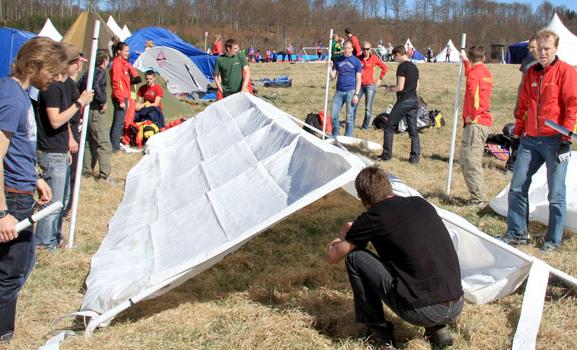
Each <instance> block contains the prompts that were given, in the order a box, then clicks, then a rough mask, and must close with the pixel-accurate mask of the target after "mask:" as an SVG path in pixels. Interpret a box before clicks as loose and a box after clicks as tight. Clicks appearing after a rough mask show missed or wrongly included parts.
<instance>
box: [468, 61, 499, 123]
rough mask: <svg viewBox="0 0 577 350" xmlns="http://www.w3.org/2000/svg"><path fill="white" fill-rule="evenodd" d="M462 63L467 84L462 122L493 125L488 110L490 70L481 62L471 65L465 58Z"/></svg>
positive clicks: (490, 83)
mask: <svg viewBox="0 0 577 350" xmlns="http://www.w3.org/2000/svg"><path fill="white" fill-rule="evenodd" d="M464 64H465V76H466V77H467V86H466V87H465V101H464V102H463V122H464V124H465V125H470V124H480V125H486V126H489V127H490V126H492V125H493V116H492V115H491V112H490V111H491V92H492V90H493V77H492V76H491V72H489V70H488V69H487V67H486V66H485V65H484V64H483V63H482V62H479V63H476V64H473V65H471V62H469V60H465V61H464Z"/></svg>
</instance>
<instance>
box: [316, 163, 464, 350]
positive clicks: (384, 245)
mask: <svg viewBox="0 0 577 350" xmlns="http://www.w3.org/2000/svg"><path fill="white" fill-rule="evenodd" d="M355 188H356V190H357V194H358V196H359V198H360V199H361V202H362V204H363V206H364V207H365V208H366V209H367V210H366V211H365V212H364V213H362V214H361V215H360V216H359V217H358V218H357V219H356V220H355V221H354V222H346V223H344V224H343V226H342V228H341V230H340V232H339V233H338V235H337V237H336V238H335V239H334V240H333V241H332V242H331V243H330V245H329V247H328V249H327V260H328V262H329V263H331V264H336V263H338V262H340V261H341V260H342V259H343V258H344V259H345V265H346V269H347V272H348V275H349V280H350V283H351V287H352V290H353V298H354V303H355V314H356V318H357V321H358V322H360V323H363V324H365V325H366V326H367V328H368V331H370V332H371V337H372V338H373V339H374V340H375V341H378V342H380V343H381V345H383V346H384V347H385V348H386V347H388V348H394V346H395V339H394V333H393V324H392V323H391V322H390V321H387V319H386V318H385V314H384V311H383V305H382V301H384V302H385V304H387V306H388V307H389V308H391V310H392V311H393V312H395V313H396V314H397V315H398V316H399V317H400V318H402V319H403V320H404V321H406V322H409V323H411V324H414V325H417V326H421V327H425V337H426V338H427V339H428V340H429V342H431V344H432V345H433V346H435V347H445V346H450V345H452V344H453V338H452V337H451V335H450V333H449V329H448V324H449V323H451V322H453V321H454V320H455V319H456V318H457V317H458V316H459V314H460V313H461V311H462V310H463V305H464V299H463V289H462V288H461V272H460V268H459V260H458V258H457V253H456V252H455V248H454V247H453V242H452V241H451V237H450V235H449V232H448V231H447V228H446V227H445V225H444V224H443V221H442V220H441V218H440V217H439V215H437V212H436V210H435V208H434V207H433V206H432V205H431V204H429V202H427V201H426V200H425V199H423V198H421V197H399V196H396V195H395V194H394V193H393V190H392V186H391V183H390V182H389V179H388V176H387V174H386V173H385V172H384V171H383V170H382V169H380V168H378V167H376V166H370V167H367V168H365V169H363V170H362V171H361V172H360V173H359V175H358V176H357V178H356V180H355ZM369 242H370V243H372V245H373V247H374V248H375V250H376V254H375V253H372V252H370V251H369V250H368V249H367V245H368V243H369Z"/></svg>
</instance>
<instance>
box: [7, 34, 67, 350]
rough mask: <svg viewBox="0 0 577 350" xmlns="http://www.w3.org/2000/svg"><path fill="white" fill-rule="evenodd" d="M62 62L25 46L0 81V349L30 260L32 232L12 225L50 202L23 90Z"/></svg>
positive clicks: (40, 42) (58, 53)
mask: <svg viewBox="0 0 577 350" xmlns="http://www.w3.org/2000/svg"><path fill="white" fill-rule="evenodd" d="M66 61H67V56H66V51H65V49H64V47H63V46H62V44H60V43H57V42H55V41H53V40H51V39H48V38H40V37H38V38H34V39H31V40H30V41H28V42H27V43H25V44H24V45H23V46H22V47H21V48H20V50H19V51H18V54H17V56H16V61H15V63H14V65H13V72H12V76H11V77H6V78H2V79H0V130H1V132H0V155H1V156H2V162H0V167H1V169H0V176H1V177H2V180H1V181H0V184H1V186H0V344H7V343H9V342H10V340H11V339H12V336H13V333H14V328H15V320H16V303H17V300H18V293H19V291H20V288H22V286H23V285H24V282H26V279H27V278H28V275H29V274H30V272H31V271H32V267H33V266H34V261H35V251H36V245H35V243H34V227H33V226H29V227H28V228H26V229H24V230H22V231H20V232H16V228H15V225H16V223H17V222H18V220H23V219H25V218H27V217H29V216H30V215H32V213H33V211H34V198H33V195H34V191H35V190H37V191H38V200H37V202H38V204H46V203H48V202H49V201H50V200H51V199H52V192H51V190H50V187H49V186H48V185H47V184H46V182H45V181H44V180H43V179H42V178H41V177H38V175H37V173H36V120H35V118H34V112H33V110H32V105H31V103H30V98H29V97H28V93H27V92H26V90H27V89H28V88H30V87H32V86H34V87H36V88H37V89H39V90H46V89H47V88H48V86H49V85H50V84H51V83H52V82H53V81H55V80H56V79H58V77H59V73H60V72H62V71H63V70H64V67H65V63H64V62H66Z"/></svg>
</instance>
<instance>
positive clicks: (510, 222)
mask: <svg viewBox="0 0 577 350" xmlns="http://www.w3.org/2000/svg"><path fill="white" fill-rule="evenodd" d="M536 38H537V53H538V57H537V59H538V60H539V63H538V64H536V65H534V66H532V67H531V68H529V69H528V70H527V73H526V75H525V80H524V81H523V86H522V87H521V91H520V93H519V98H518V102H517V110H516V112H515V132H514V138H513V143H512V146H511V148H514V149H515V148H517V147H518V150H517V160H516V162H515V168H514V170H513V178H512V180H511V185H510V188H509V210H508V214H507V237H506V238H504V240H505V241H506V242H507V243H509V244H512V245H513V244H525V243H527V242H528V240H529V235H528V232H527V218H528V217H529V215H528V210H529V198H528V191H529V186H530V185H531V178H532V176H533V174H535V173H536V172H537V170H538V169H539V168H540V167H541V165H543V163H545V165H546V166H547V186H548V188H549V194H548V196H547V199H548V200H549V224H548V227H547V234H546V236H545V243H544V245H543V247H542V248H541V250H542V251H543V252H547V251H550V250H553V249H555V248H558V247H559V246H560V244H561V240H562V238H563V226H564V221H565V205H566V204H565V202H566V199H565V176H566V174H567V164H568V163H569V161H568V160H569V157H570V156H571V142H570V140H569V138H568V137H566V136H563V135H560V134H559V133H557V132H556V131H555V130H553V129H551V128H549V127H547V126H546V125H545V121H546V120H551V121H553V122H555V123H557V124H560V125H562V126H564V127H565V128H567V129H569V130H572V131H575V120H576V119H577V89H576V88H575V87H576V86H577V71H575V68H573V67H572V66H570V65H569V64H567V63H565V62H563V61H561V60H560V59H559V58H558V57H557V55H556V53H557V48H558V45H559V36H558V35H557V34H556V33H554V32H552V31H550V30H548V29H542V30H540V31H539V32H537V34H536Z"/></svg>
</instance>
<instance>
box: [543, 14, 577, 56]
mask: <svg viewBox="0 0 577 350" xmlns="http://www.w3.org/2000/svg"><path fill="white" fill-rule="evenodd" d="M547 28H549V29H550V30H552V31H554V32H555V33H557V35H559V47H558V51H557V56H559V58H560V59H562V60H563V61H565V62H567V63H569V64H570V65H573V66H577V36H575V34H573V33H571V32H570V31H569V29H567V27H565V25H563V22H561V19H559V16H557V14H556V13H555V15H554V16H553V19H552V20H551V22H550V23H549V25H548V26H547Z"/></svg>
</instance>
